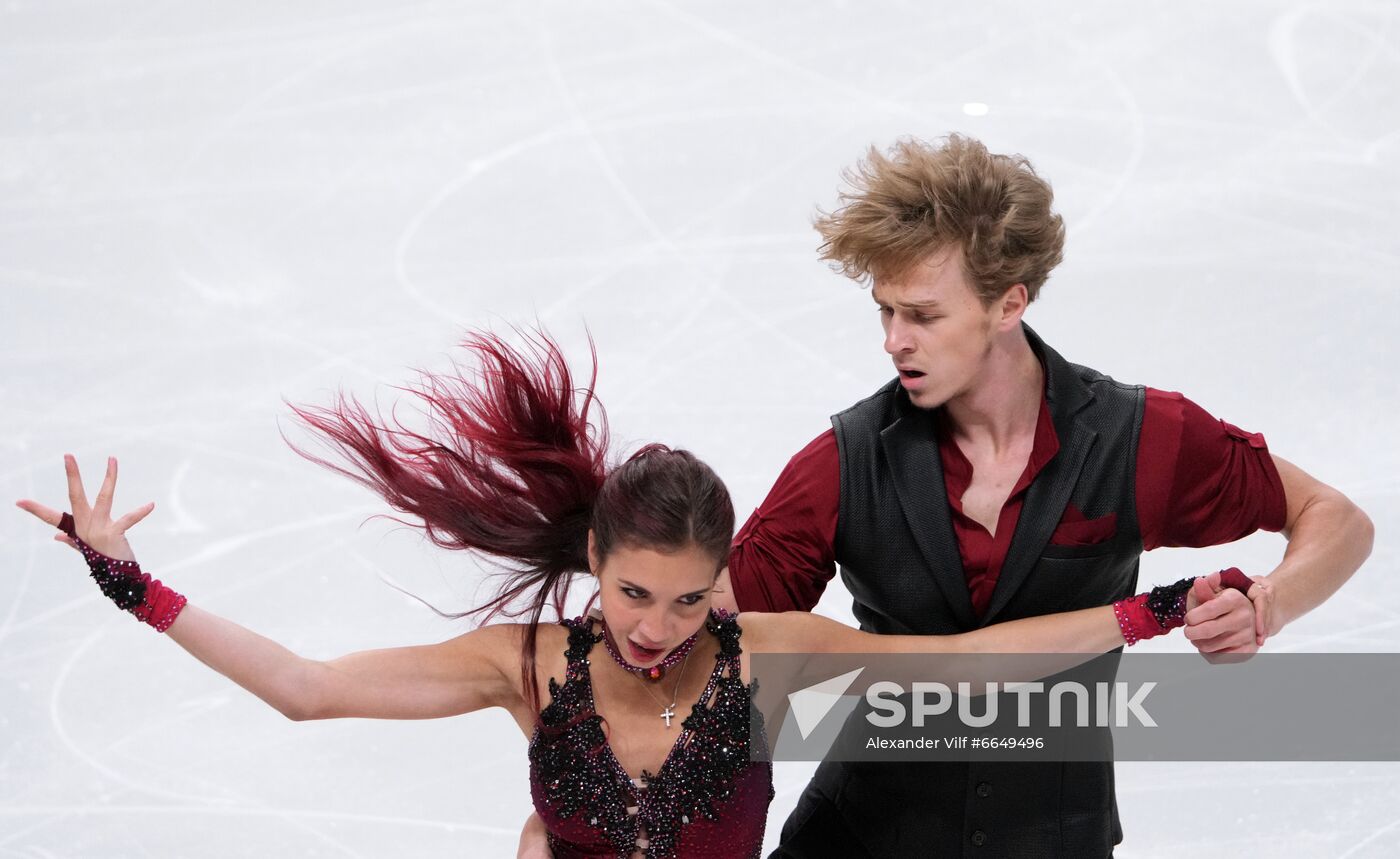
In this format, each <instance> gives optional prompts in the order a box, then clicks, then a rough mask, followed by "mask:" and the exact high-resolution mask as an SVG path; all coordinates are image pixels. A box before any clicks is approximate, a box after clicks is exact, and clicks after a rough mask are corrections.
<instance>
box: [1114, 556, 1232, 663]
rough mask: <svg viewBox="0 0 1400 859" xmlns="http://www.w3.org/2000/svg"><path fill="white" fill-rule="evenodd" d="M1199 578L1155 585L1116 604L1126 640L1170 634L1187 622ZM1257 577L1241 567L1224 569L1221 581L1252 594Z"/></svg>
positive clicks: (1116, 612)
mask: <svg viewBox="0 0 1400 859" xmlns="http://www.w3.org/2000/svg"><path fill="white" fill-rule="evenodd" d="M1194 581H1195V579H1182V580H1181V581H1179V582H1176V583H1175V584H1170V585H1162V586H1160V587H1155V588H1153V589H1152V591H1151V592H1150V593H1145V594H1138V595H1137V596H1135V597H1132V598H1130V599H1125V600H1119V601H1118V602H1116V603H1114V604H1113V613H1114V615H1116V616H1117V618H1118V628H1119V629H1120V630H1122V631H1123V640H1124V641H1126V642H1127V643H1128V644H1130V645H1132V644H1137V643H1138V642H1139V641H1146V640H1147V639H1149V638H1156V637H1157V636H1159V635H1166V634H1167V633H1168V632H1171V631H1172V630H1173V629H1176V628H1177V627H1180V626H1185V625H1186V595H1187V594H1188V593H1189V592H1190V591H1191V584H1192V582H1194ZM1253 584H1254V581H1253V580H1252V579H1250V578H1249V576H1246V575H1245V574H1244V573H1242V572H1240V571H1239V569H1238V568H1237V567H1231V568H1230V569H1228V570H1221V571H1220V585H1221V587H1222V588H1223V589H1232V590H1237V591H1239V592H1240V593H1243V594H1248V592H1249V588H1250V586H1251V585H1253Z"/></svg>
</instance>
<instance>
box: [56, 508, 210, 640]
mask: <svg viewBox="0 0 1400 859" xmlns="http://www.w3.org/2000/svg"><path fill="white" fill-rule="evenodd" d="M58 529H59V530H60V531H62V532H63V533H65V534H67V535H68V537H69V538H70V539H71V540H72V541H73V542H74V543H76V544H77V546H78V549H79V550H81V551H82V553H83V557H84V558H86V559H87V565H88V569H89V570H91V571H92V578H93V581H95V582H97V587H98V588H99V589H101V591H102V595H103V596H105V597H106V598H107V599H109V600H111V601H112V602H113V603H116V606H117V608H119V609H121V610H123V611H129V612H131V613H132V614H134V615H136V619H137V620H139V621H141V622H142V623H145V624H148V625H150V626H153V627H155V630H156V632H165V631H166V630H167V629H169V628H170V624H172V623H174V622H175V618H176V617H177V616H179V614H180V609H182V608H184V607H185V602H186V600H185V598H184V597H183V596H181V595H180V594H178V593H176V592H175V591H172V590H171V589H170V588H167V587H166V586H165V585H163V584H161V583H160V579H153V578H151V576H150V574H149V573H143V572H141V565H140V564H138V563H136V562H135V561H119V560H117V559H116V558H113V557H111V556H110V555H104V554H102V553H101V552H99V551H97V550H96V549H94V548H93V547H91V546H89V545H88V544H87V543H86V542H84V541H83V538H82V537H79V536H78V531H77V528H76V527H75V525H74V523H73V516H72V515H71V514H68V513H64V514H63V516H62V517H61V518H60V519H59V521H58Z"/></svg>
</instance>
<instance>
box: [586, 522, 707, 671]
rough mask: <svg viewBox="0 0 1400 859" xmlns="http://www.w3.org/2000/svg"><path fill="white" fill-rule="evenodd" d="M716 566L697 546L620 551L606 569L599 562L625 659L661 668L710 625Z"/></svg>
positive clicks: (603, 597) (607, 615) (609, 615)
mask: <svg viewBox="0 0 1400 859" xmlns="http://www.w3.org/2000/svg"><path fill="white" fill-rule="evenodd" d="M589 543H590V546H589V549H590V552H589V554H590V556H594V553H593V552H592V539H591V537H590V540H589ZM715 565H716V559H715V558H714V557H712V556H711V555H708V554H706V553H705V552H703V551H701V550H700V549H699V548H698V547H696V546H693V545H692V546H687V547H686V548H684V549H681V550H680V551H676V552H661V551H657V550H655V549H641V548H634V547H631V546H618V547H616V548H614V549H613V550H612V552H611V553H610V554H609V555H608V557H607V558H606V559H604V560H603V561H602V563H601V564H600V563H598V561H597V559H596V556H595V560H594V568H593V571H594V573H595V574H597V576H598V584H599V601H600V603H601V608H602V611H603V618H604V619H605V620H606V621H607V624H608V629H609V631H611V632H612V636H613V640H614V641H616V642H617V647H618V650H619V651H620V652H621V653H622V656H623V658H624V659H626V660H627V661H628V662H629V663H630V664H632V665H635V666H637V667H638V668H647V667H650V666H652V665H655V664H656V663H658V662H660V661H661V659H662V658H663V657H664V656H665V655H666V654H667V653H668V652H669V651H671V650H672V649H674V648H675V647H676V646H678V645H679V644H680V643H681V642H683V641H685V640H686V639H687V638H689V637H690V636H691V635H692V634H693V633H694V632H695V631H696V630H697V629H699V628H700V627H701V625H702V624H704V622H705V618H706V617H708V616H709V611H710V594H711V591H713V589H714V586H715V578H716V573H715Z"/></svg>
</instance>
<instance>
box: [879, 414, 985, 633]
mask: <svg viewBox="0 0 1400 859" xmlns="http://www.w3.org/2000/svg"><path fill="white" fill-rule="evenodd" d="M902 411H903V414H902V415H901V416H900V418H899V419H898V420H897V421H895V422H894V423H893V424H890V425H889V426H888V427H886V428H885V429H884V430H882V431H881V432H880V443H881V445H882V446H883V447H884V450H885V456H886V459H887V461H888V463H889V467H890V479H891V480H892V482H893V483H894V488H895V494H896V495H898V496H899V504H900V507H901V508H903V511H904V519H905V521H906V522H907V523H908V525H909V532H910V533H911V534H912V535H913V536H914V542H915V543H916V544H917V545H918V547H919V553H920V554H921V555H923V558H924V563H925V564H926V569H927V570H928V574H929V576H930V577H932V578H933V580H934V582H935V583H936V584H937V585H938V589H939V590H940V591H942V593H943V598H944V599H945V600H946V601H947V605H948V607H949V608H950V609H951V610H952V613H953V615H954V616H955V617H956V619H957V625H958V627H959V628H960V629H972V628H974V627H975V626H977V618H976V616H975V615H974V614H973V613H972V598H971V597H970V596H969V595H968V592H967V579H966V578H965V577H964V575H963V565H962V555H961V553H960V552H959V551H958V538H957V535H956V534H954V533H953V522H952V519H951V518H950V516H949V515H948V496H947V491H946V489H945V484H944V482H943V461H942V460H941V459H940V458H939V456H938V440H937V438H936V437H935V435H934V430H933V422H932V420H931V415H930V414H929V413H927V412H924V411H922V410H920V409H916V408H913V407H912V406H908V404H905V408H904V409H903V410H902Z"/></svg>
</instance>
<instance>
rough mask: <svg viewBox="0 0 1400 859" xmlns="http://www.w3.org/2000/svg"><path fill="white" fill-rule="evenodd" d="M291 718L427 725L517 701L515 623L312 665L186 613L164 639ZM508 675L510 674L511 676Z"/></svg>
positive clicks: (215, 619)
mask: <svg viewBox="0 0 1400 859" xmlns="http://www.w3.org/2000/svg"><path fill="white" fill-rule="evenodd" d="M166 634H167V635H169V636H170V637H171V638H173V639H174V640H175V641H176V643H178V644H179V645H180V646H181V647H183V648H185V650H187V651H189V652H190V653H191V654H192V655H193V656H194V657H195V658H196V659H198V660H199V661H201V662H203V663H204V664H205V665H208V666H209V667H210V668H213V669H214V670H215V671H218V672H219V673H220V674H223V675H224V676H225V677H227V678H229V679H230V680H232V681H233V682H235V683H237V684H238V685H239V686H242V687H243V688H244V689H247V690H248V691H249V692H252V693H253V694H254V695H256V696H258V697H259V698H261V699H262V700H264V701H266V702H267V703H268V704H269V705H271V706H272V707H274V708H275V709H276V710H277V711H278V712H280V713H282V714H283V715H285V716H286V717H287V718H289V719H294V720H298V721H300V720H305V719H336V718H345V717H359V718H366V719H433V718H439V717H443V716H455V715H459V714H462V713H470V712H472V711H474V710H481V709H485V708H487V707H506V708H514V707H515V705H517V704H518V703H519V701H520V700H521V694H520V680H519V664H520V659H519V654H520V643H521V634H520V627H518V626H516V625H513V624H512V625H505V624H503V625H499V626H486V627H482V628H480V629H477V630H473V631H472V632H468V633H466V634H464V635H460V636H457V637H456V638H453V639H450V640H448V641H444V642H441V643H439V644H428V645H421V646H416V647H396V648H389V649H383V650H367V651H362V652H359V653H351V654H348V655H346V656H341V657H339V658H336V659H331V660H327V661H319V660H315V659H307V658H305V657H302V656H298V655H297V654H295V653H293V652H292V651H290V650H288V649H287V648H285V647H283V646H282V645H280V644H278V643H277V642H275V641H272V640H270V639H268V638H265V637H263V636H261V635H259V634H257V633H255V632H253V631H252V630H249V629H246V628H244V627H242V626H239V625H238V624H236V623H234V622H233V621H230V620H227V619H225V618H222V617H219V616H218V615H215V614H212V613H210V612H207V611H204V610H202V609H200V608H199V607H198V606H195V605H192V604H191V605H186V606H185V609H184V610H183V611H182V612H180V616H179V617H178V618H176V619H175V623H174V624H172V625H171V627H170V629H169V630H168V631H167V633H166ZM512 667H513V668H514V670H513V671H512Z"/></svg>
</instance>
